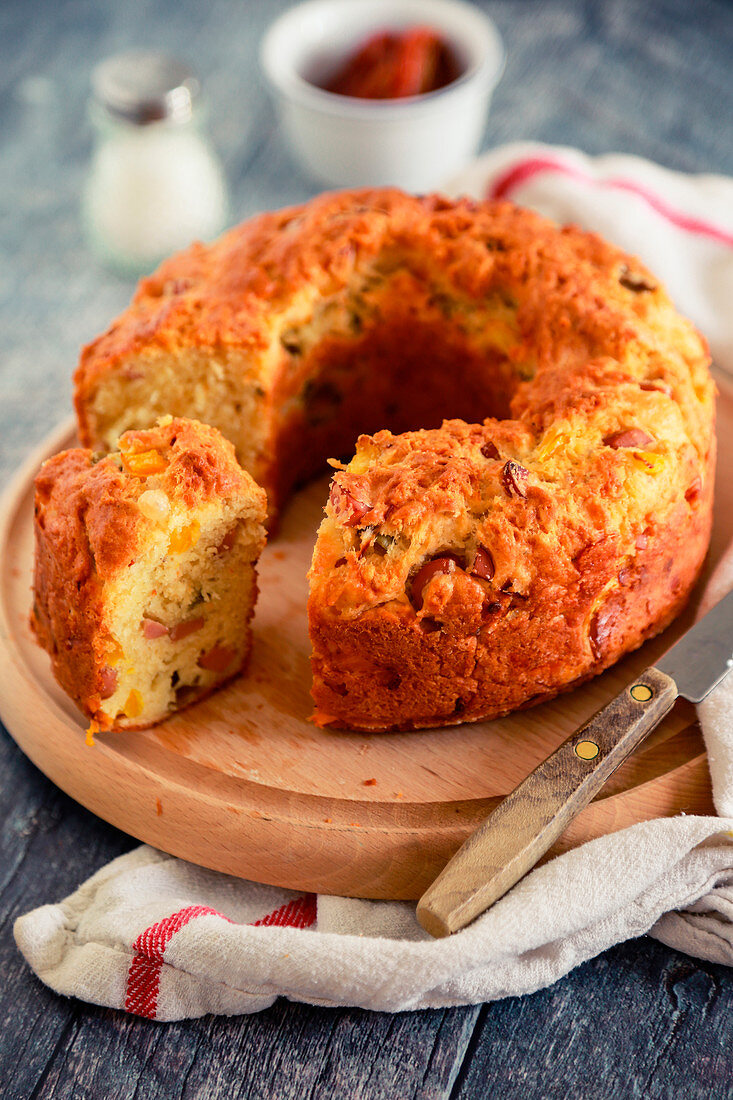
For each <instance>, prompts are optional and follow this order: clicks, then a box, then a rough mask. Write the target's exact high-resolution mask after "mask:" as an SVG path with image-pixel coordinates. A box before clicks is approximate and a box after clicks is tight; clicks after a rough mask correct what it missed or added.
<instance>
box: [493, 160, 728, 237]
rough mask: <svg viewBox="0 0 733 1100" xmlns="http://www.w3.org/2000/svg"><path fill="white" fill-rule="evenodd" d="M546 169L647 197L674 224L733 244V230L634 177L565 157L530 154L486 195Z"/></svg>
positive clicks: (500, 194) (504, 192)
mask: <svg viewBox="0 0 733 1100" xmlns="http://www.w3.org/2000/svg"><path fill="white" fill-rule="evenodd" d="M544 172H560V173H562V175H565V176H570V178H571V179H575V180H579V181H580V182H582V183H589V184H593V185H595V186H596V187H613V188H615V189H616V190H617V191H628V192H629V193H630V194H633V195H636V196H637V197H638V198H640V199H643V200H644V201H645V202H646V203H647V204H648V205H649V206H651V208H652V210H656V212H657V214H660V215H661V216H662V217H663V218H666V219H667V221H668V222H671V224H672V225H676V226H677V228H678V229H683V230H685V232H687V233H695V234H697V235H698V236H701V237H709V238H710V240H713V241H717V242H718V243H719V244H725V245H727V246H728V247H729V248H733V233H730V232H729V231H728V230H726V229H722V228H721V227H720V226H717V225H713V224H712V223H711V222H707V221H703V220H702V219H701V218H693V217H692V216H691V215H689V214H684V213H682V211H680V210H675V209H674V208H673V207H671V206H668V205H667V203H666V202H665V201H664V200H663V199H660V198H659V196H658V195H656V194H655V193H654V192H653V191H649V190H648V189H647V188H646V187H643V186H642V185H641V184H639V183H636V182H635V181H634V180H628V179H622V178H614V177H610V178H609V179H596V178H595V177H594V176H591V175H590V174H589V173H588V172H584V171H583V169H582V168H576V167H575V165H572V164H567V163H566V162H565V161H562V160H553V159H551V158H550V157H529V158H528V159H527V160H520V161H519V162H518V163H517V164H513V165H512V166H511V168H508V169H507V170H506V171H505V172H503V173H502V174H501V175H500V176H499V177H498V178H497V179H495V180H494V182H493V183H492V184H491V185H490V186H489V188H488V191H487V195H486V197H487V198H489V199H504V198H507V197H508V196H509V195H511V194H512V192H514V191H515V190H516V189H517V188H518V187H521V185H522V184H523V183H526V182H527V181H528V180H530V179H532V178H533V177H534V176H538V175H542V174H543V173H544Z"/></svg>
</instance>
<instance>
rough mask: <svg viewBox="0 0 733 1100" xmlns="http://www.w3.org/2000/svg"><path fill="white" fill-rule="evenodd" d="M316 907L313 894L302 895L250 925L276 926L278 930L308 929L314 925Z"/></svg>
mask: <svg viewBox="0 0 733 1100" xmlns="http://www.w3.org/2000/svg"><path fill="white" fill-rule="evenodd" d="M316 915H317V907H316V895H315V894H303V896H302V897H300V898H293V900H292V901H289V902H287V903H286V904H285V905H281V906H280V908H279V909H274V910H273V911H272V913H268V914H267V916H266V917H260V919H259V920H256V921H253V922H252V923H253V924H254V925H255V926H257V925H266V926H268V927H270V926H273V925H275V926H277V927H279V928H285V927H287V928H310V927H311V925H313V924H315V923H316Z"/></svg>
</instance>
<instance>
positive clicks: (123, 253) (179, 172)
mask: <svg viewBox="0 0 733 1100" xmlns="http://www.w3.org/2000/svg"><path fill="white" fill-rule="evenodd" d="M92 92H93V96H92V100H91V104H90V112H91V117H92V121H93V124H94V129H95V135H96V144H95V149H94V153H93V156H92V163H91V167H90V171H89V176H88V179H87V184H86V188H85V192H84V200H83V214H84V223H85V228H86V230H87V236H88V238H89V241H90V244H91V246H92V248H93V249H94V251H95V252H96V254H97V255H98V256H99V258H100V259H101V260H102V261H103V262H104V263H105V264H106V265H107V266H108V267H111V268H112V269H114V270H116V271H118V272H119V273H121V274H125V275H141V274H144V273H146V272H149V271H151V270H152V269H153V268H154V267H155V266H156V265H157V264H158V263H159V262H160V261H161V260H162V259H164V258H165V257H166V256H168V255H170V253H171V252H175V251H176V250H178V249H181V248H185V247H186V246H187V245H189V244H190V243H191V242H192V241H194V240H210V239H211V238H212V237H215V236H216V235H217V234H218V233H220V232H221V230H222V229H223V227H224V224H225V221H226V217H227V194H226V183H225V181H224V175H223V172H222V168H221V165H220V162H219V160H218V158H217V156H216V154H215V153H214V151H213V149H212V148H211V147H210V145H209V143H208V142H207V140H206V138H205V135H204V132H203V127H202V122H203V119H202V115H203V108H202V106H201V104H200V96H199V93H200V88H199V83H198V81H197V80H196V78H195V76H194V74H193V72H192V71H191V69H189V68H188V66H186V65H184V64H183V63H182V62H180V61H177V60H175V59H174V58H171V57H166V56H165V55H163V54H159V53H137V52H136V53H125V54H120V55H118V56H115V57H110V58H108V59H107V60H105V61H103V62H101V64H99V65H98V66H97V67H96V68H95V69H94V71H93V73H92Z"/></svg>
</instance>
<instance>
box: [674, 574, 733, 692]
mask: <svg viewBox="0 0 733 1100" xmlns="http://www.w3.org/2000/svg"><path fill="white" fill-rule="evenodd" d="M731 666H733V590H732V591H730V592H729V593H728V595H727V596H725V597H724V598H723V599H722V600H721V601H720V603H716V605H715V607H713V608H712V609H711V610H710V611H708V613H707V615H704V616H703V617H702V619H700V622H699V623H697V624H696V625H695V626H693V627H691V628H690V630H688V631H687V633H686V634H683V635H682V637H681V638H680V640H679V641H678V642H675V644H674V645H673V646H672V648H671V649H668V650H667V652H666V653H665V654H664V656H663V657H661V658H660V660H658V661H657V662H656V664H655V668H658V669H659V670H660V672H664V673H666V674H667V676H671V677H672V679H673V680H674V682H675V684H676V685H677V693H678V694H679V695H681V696H683V698H685V699H688V700H689V701H690V702H691V703H701V702H702V701H703V699H705V698H707V696H708V695H709V694H710V692H711V691H712V690H713V688H714V687H717V685H718V684H719V683H720V681H721V680H722V679H723V677H724V676H725V675H726V674H727V673H728V672H729V671H730V669H731Z"/></svg>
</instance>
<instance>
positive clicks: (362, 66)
mask: <svg viewBox="0 0 733 1100" xmlns="http://www.w3.org/2000/svg"><path fill="white" fill-rule="evenodd" d="M460 75H461V70H460V67H459V65H458V62H457V60H456V57H455V55H454V53H453V51H452V49H451V47H450V46H449V44H448V43H447V42H446V40H445V39H444V38H442V37H441V36H440V35H439V34H437V33H436V32H435V31H434V30H432V28H431V27H409V28H408V29H406V30H404V31H379V32H378V33H377V34H373V35H371V36H370V37H369V38H368V39H367V40H366V41H365V42H363V43H362V45H361V46H359V47H358V49H357V50H356V51H355V52H354V53H353V54H351V55H350V57H348V58H347V60H346V62H345V63H344V65H343V66H342V67H341V68H340V69H339V70H338V71H337V72H336V74H335V75H334V76H333V77H332V78H331V79H330V80H329V82H328V83H327V84H325V85H324V86H323V87H324V89H325V91H327V92H334V93H336V95H345V96H354V97H356V98H358V99H402V98H404V97H405V96H415V95H425V94H426V93H427V92H436V91H437V90H438V89H439V88H444V87H445V86H446V85H447V84H451V83H452V82H453V81H454V80H455V79H456V78H457V77H459V76H460Z"/></svg>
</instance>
